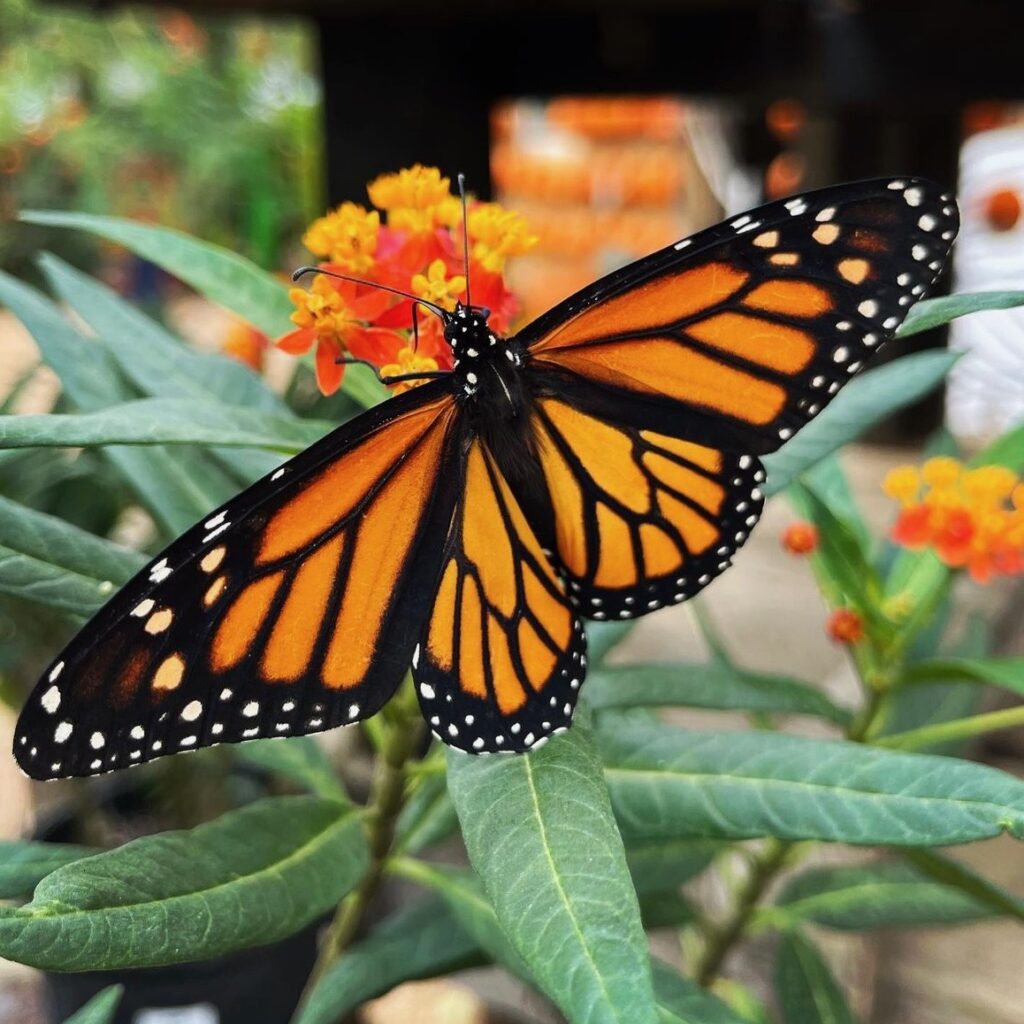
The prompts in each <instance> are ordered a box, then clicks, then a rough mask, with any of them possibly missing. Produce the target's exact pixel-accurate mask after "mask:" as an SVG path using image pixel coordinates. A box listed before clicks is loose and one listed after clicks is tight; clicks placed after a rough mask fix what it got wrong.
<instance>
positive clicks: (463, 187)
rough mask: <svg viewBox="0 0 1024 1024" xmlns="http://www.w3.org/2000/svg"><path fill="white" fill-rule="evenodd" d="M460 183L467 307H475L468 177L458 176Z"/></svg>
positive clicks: (460, 174)
mask: <svg viewBox="0 0 1024 1024" xmlns="http://www.w3.org/2000/svg"><path fill="white" fill-rule="evenodd" d="M456 180H457V181H458V183H459V199H461V200H462V263H463V266H464V267H465V268H466V305H467V306H472V305H473V297H472V296H471V295H470V293H469V218H468V217H467V215H466V176H465V175H464V174H462V173H459V174H458V175H456Z"/></svg>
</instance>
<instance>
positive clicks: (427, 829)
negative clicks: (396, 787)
mask: <svg viewBox="0 0 1024 1024" xmlns="http://www.w3.org/2000/svg"><path fill="white" fill-rule="evenodd" d="M458 827H459V818H458V815H457V814H456V813H455V805H454V804H453V803H452V798H451V797H450V796H449V795H448V782H447V780H446V779H445V777H444V775H434V776H431V777H429V778H426V779H424V780H423V781H422V782H421V783H420V785H419V786H418V787H417V788H416V790H415V791H414V792H413V794H412V796H411V797H410V799H409V800H408V802H407V803H406V805H405V807H403V808H402V813H401V814H400V815H399V816H398V825H397V828H396V830H395V837H396V838H395V849H396V850H397V851H399V852H401V853H419V851H420V850H425V849H426V848H427V847H428V846H433V845H434V843H439V842H441V841H442V840H444V839H447V838H448V837H449V836H451V835H453V834H454V833H455V832H456V831H457V830H458Z"/></svg>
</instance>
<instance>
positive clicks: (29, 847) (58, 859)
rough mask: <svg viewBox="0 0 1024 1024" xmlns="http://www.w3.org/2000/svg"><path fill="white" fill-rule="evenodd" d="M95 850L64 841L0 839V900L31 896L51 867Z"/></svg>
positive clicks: (71, 861) (89, 854)
mask: <svg viewBox="0 0 1024 1024" xmlns="http://www.w3.org/2000/svg"><path fill="white" fill-rule="evenodd" d="M98 852H99V851H98V850H91V849H89V847H87V846H71V845H65V844H64V843H34V842H27V841H23V842H0V900H16V899H20V898H21V897H22V896H30V895H31V894H32V890H33V889H34V888H35V887H36V885H38V884H39V882H41V881H42V880H43V879H44V878H45V877H46V876H47V875H48V874H49V873H50V872H51V871H56V870H57V868H60V867H63V866H64V865H65V864H71V863H73V862H74V861H76V860H81V859H82V858H83V857H91V856H92V855H93V854H95V853H98Z"/></svg>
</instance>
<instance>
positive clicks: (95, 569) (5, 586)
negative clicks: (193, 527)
mask: <svg viewBox="0 0 1024 1024" xmlns="http://www.w3.org/2000/svg"><path fill="white" fill-rule="evenodd" d="M144 564H145V559H144V558H143V557H142V556H141V555H139V554H137V553H136V552H134V551H129V550H128V549H127V548H120V547H118V546H117V545H115V544H111V543H110V542H109V541H106V540H103V539H102V538H100V537H95V536H93V535H92V534H91V533H87V532H86V531H85V530H80V529H78V527H76V526H72V525H71V524H70V523H66V522H64V520H62V519H58V518H57V517H56V516H50V515H46V514H45V513H43V512H36V511H35V510H34V509H29V508H25V507H24V506H23V505H18V504H17V503H16V502H13V501H8V500H7V499H6V498H0V591H2V592H4V593H8V594H11V595H13V596H14V597H17V598H21V599H26V600H31V601H37V602H39V603H40V604H46V605H49V606H51V607H53V608H59V609H60V610H61V611H64V612H67V613H69V614H71V615H78V616H88V615H91V614H92V613H93V612H94V611H95V610H96V609H97V608H99V607H100V605H102V604H104V603H105V602H106V601H107V600H108V599H109V598H110V595H111V594H112V593H113V592H114V589H115V587H117V586H120V585H121V584H122V583H125V582H127V581H128V580H129V579H130V578H131V577H132V576H133V575H134V574H135V573H136V572H137V571H138V570H139V569H141V568H142V566H143V565H144Z"/></svg>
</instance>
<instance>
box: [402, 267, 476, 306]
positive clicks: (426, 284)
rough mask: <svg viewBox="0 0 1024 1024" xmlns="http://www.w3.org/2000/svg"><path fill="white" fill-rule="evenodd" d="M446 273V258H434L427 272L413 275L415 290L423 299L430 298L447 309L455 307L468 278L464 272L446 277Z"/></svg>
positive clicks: (413, 287) (413, 288)
mask: <svg viewBox="0 0 1024 1024" xmlns="http://www.w3.org/2000/svg"><path fill="white" fill-rule="evenodd" d="M445 274H446V267H445V265H444V260H434V262H433V263H431V264H430V266H429V267H427V272H426V274H414V275H413V279H412V290H413V292H415V293H416V294H417V295H418V296H419V297H420V298H421V299H428V300H429V301H430V302H433V303H435V304H436V305H438V306H443V307H444V308H445V309H449V310H451V309H454V308H455V303H456V301H457V300H458V298H459V296H460V295H462V293H463V292H464V291H465V290H466V278H465V277H464V276H463V275H462V274H455V275H454V276H453V277H450V278H447V279H446V278H445Z"/></svg>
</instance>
